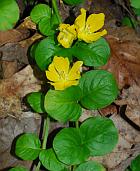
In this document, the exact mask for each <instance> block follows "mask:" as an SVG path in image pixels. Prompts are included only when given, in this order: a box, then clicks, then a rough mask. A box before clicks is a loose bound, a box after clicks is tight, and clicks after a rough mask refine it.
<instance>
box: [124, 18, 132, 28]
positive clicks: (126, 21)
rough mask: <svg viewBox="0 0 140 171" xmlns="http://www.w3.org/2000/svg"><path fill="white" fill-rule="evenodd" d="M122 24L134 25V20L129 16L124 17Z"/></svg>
mask: <svg viewBox="0 0 140 171" xmlns="http://www.w3.org/2000/svg"><path fill="white" fill-rule="evenodd" d="M122 25H123V26H128V27H133V24H132V21H131V19H130V18H129V17H124V18H123V19H122Z"/></svg>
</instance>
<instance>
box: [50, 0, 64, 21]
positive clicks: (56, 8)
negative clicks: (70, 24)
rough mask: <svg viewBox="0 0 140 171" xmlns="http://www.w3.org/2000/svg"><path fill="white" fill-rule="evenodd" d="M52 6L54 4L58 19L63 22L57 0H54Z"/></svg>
mask: <svg viewBox="0 0 140 171" xmlns="http://www.w3.org/2000/svg"><path fill="white" fill-rule="evenodd" d="M52 6H53V9H54V12H55V14H56V16H57V19H58V21H59V23H62V19H61V16H60V14H59V10H58V6H57V2H56V0H52Z"/></svg>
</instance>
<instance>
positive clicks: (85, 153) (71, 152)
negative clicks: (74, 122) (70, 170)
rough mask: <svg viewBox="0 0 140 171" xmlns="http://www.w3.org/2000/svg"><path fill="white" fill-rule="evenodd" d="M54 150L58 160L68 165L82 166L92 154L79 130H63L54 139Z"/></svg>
mask: <svg viewBox="0 0 140 171" xmlns="http://www.w3.org/2000/svg"><path fill="white" fill-rule="evenodd" d="M53 148H54V150H55V153H56V155H57V157H58V159H59V160H60V161H61V162H63V163H65V164H67V165H75V164H80V163H82V162H84V161H85V160H86V159H87V158H88V157H89V154H90V152H89V150H88V148H87V147H86V144H85V143H84V142H83V140H82V135H81V133H80V131H79V129H76V128H64V129H62V130H61V131H60V132H59V133H58V134H57V135H56V137H55V138H54V141H53Z"/></svg>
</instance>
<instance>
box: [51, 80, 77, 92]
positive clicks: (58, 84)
mask: <svg viewBox="0 0 140 171" xmlns="http://www.w3.org/2000/svg"><path fill="white" fill-rule="evenodd" d="M50 84H51V85H53V86H54V88H55V90H64V89H65V88H67V87H70V86H72V85H77V84H78V81H65V82H56V83H50Z"/></svg>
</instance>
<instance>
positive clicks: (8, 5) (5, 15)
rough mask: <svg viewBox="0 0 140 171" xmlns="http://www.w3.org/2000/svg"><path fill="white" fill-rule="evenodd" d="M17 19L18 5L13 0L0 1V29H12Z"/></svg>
mask: <svg viewBox="0 0 140 171" xmlns="http://www.w3.org/2000/svg"><path fill="white" fill-rule="evenodd" d="M18 19H19V7H18V5H17V3H16V1H15V0H1V1H0V30H1V31H6V30H9V29H12V28H13V27H14V25H15V23H16V22H17V21H18Z"/></svg>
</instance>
